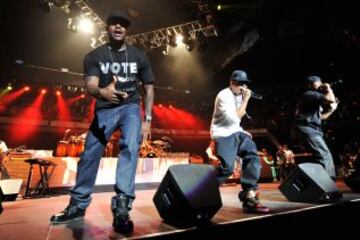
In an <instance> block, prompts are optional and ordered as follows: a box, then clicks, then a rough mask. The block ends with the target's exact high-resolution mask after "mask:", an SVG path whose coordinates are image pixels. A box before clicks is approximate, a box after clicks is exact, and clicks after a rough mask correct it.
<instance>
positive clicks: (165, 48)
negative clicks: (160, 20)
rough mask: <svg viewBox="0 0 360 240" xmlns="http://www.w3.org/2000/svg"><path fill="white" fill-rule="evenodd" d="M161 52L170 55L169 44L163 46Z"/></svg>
mask: <svg viewBox="0 0 360 240" xmlns="http://www.w3.org/2000/svg"><path fill="white" fill-rule="evenodd" d="M161 53H162V54H163V55H165V56H167V55H169V53H170V48H169V45H167V44H166V45H165V46H164V47H163V49H162V51H161Z"/></svg>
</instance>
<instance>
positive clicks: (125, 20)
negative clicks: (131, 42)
mask: <svg viewBox="0 0 360 240" xmlns="http://www.w3.org/2000/svg"><path fill="white" fill-rule="evenodd" d="M114 21H119V22H120V23H121V25H122V26H123V27H125V28H128V27H129V26H130V24H131V22H130V18H129V15H128V14H127V13H126V12H123V11H120V10H113V11H111V12H110V14H109V16H108V17H107V20H106V24H107V25H108V26H109V25H110V24H112V23H114Z"/></svg>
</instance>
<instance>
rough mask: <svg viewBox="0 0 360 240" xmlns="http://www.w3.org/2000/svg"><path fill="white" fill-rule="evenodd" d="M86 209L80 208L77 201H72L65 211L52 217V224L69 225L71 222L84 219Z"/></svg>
mask: <svg viewBox="0 0 360 240" xmlns="http://www.w3.org/2000/svg"><path fill="white" fill-rule="evenodd" d="M85 211H86V209H82V208H79V207H78V206H77V204H76V201H75V200H70V203H69V205H68V206H67V207H66V208H65V210H64V211H62V212H60V213H58V214H55V215H53V216H51V218H50V222H51V223H55V224H56V223H67V222H69V221H71V220H75V219H78V218H82V217H84V216H85Z"/></svg>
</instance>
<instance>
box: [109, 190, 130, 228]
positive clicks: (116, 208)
mask: <svg viewBox="0 0 360 240" xmlns="http://www.w3.org/2000/svg"><path fill="white" fill-rule="evenodd" d="M129 201H130V200H129V198H128V197H127V196H125V195H124V194H120V195H117V196H114V197H113V198H112V201H111V211H112V213H113V218H114V219H113V227H114V229H115V231H116V232H118V233H122V234H128V233H131V232H133V231H134V223H133V221H132V220H131V219H130V216H129V208H128V206H129Z"/></svg>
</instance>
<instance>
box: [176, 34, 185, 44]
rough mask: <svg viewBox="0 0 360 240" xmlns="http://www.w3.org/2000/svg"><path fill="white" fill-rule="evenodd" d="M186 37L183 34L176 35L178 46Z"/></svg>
mask: <svg viewBox="0 0 360 240" xmlns="http://www.w3.org/2000/svg"><path fill="white" fill-rule="evenodd" d="M183 40H184V36H183V35H181V34H178V35H176V45H179V44H180V43H181V42H183Z"/></svg>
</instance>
